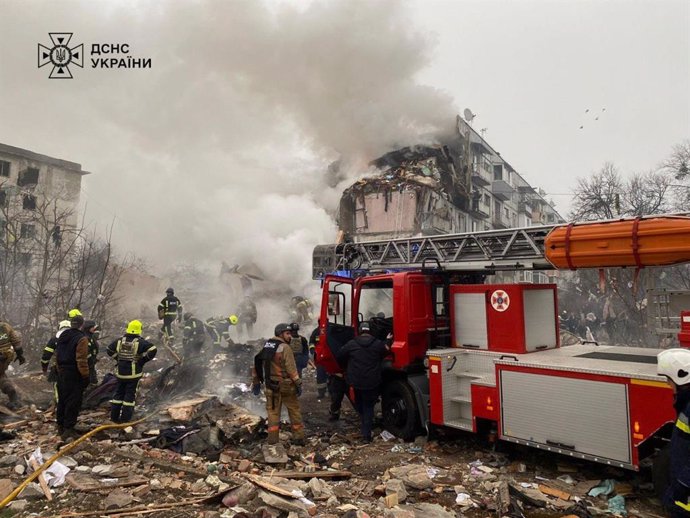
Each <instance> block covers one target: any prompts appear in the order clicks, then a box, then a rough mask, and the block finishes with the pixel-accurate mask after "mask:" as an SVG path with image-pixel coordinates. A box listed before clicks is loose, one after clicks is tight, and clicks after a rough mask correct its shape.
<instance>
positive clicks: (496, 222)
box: [491, 216, 508, 228]
mask: <svg viewBox="0 0 690 518" xmlns="http://www.w3.org/2000/svg"><path fill="white" fill-rule="evenodd" d="M491 226H492V227H494V228H508V223H507V222H506V221H504V220H503V218H497V217H495V216H494V217H493V218H491Z"/></svg>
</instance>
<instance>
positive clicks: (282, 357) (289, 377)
mask: <svg viewBox="0 0 690 518" xmlns="http://www.w3.org/2000/svg"><path fill="white" fill-rule="evenodd" d="M267 351H270V352H269V353H267ZM261 382H263V383H265V386H266V388H265V393H266V411H267V414H268V442H269V444H275V443H277V442H278V435H279V432H280V413H281V410H282V407H283V405H285V407H286V408H287V411H288V415H289V417H290V424H291V426H292V436H293V438H294V439H295V440H296V441H303V440H304V424H303V423H302V412H301V411H300V407H299V401H298V399H297V390H298V387H299V388H301V385H302V380H301V379H300V377H299V374H298V373H297V367H296V365H295V358H294V356H293V354H292V350H291V349H290V345H289V344H287V343H285V341H283V340H282V339H281V338H279V337H277V336H276V337H273V338H271V339H270V340H268V341H267V342H266V344H265V345H264V349H263V350H262V351H261V352H259V354H257V355H256V356H255V358H254V368H253V369H252V383H253V384H254V385H258V384H259V383H261Z"/></svg>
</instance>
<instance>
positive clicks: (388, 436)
mask: <svg viewBox="0 0 690 518" xmlns="http://www.w3.org/2000/svg"><path fill="white" fill-rule="evenodd" d="M381 439H383V440H384V441H386V442H388V441H390V440H392V439H395V435H393V434H392V433H390V432H389V431H388V430H384V431H383V432H381Z"/></svg>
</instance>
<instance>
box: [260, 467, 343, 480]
mask: <svg viewBox="0 0 690 518" xmlns="http://www.w3.org/2000/svg"><path fill="white" fill-rule="evenodd" d="M264 475H265V476H271V477H281V478H291V479H298V480H309V479H311V478H350V477H351V476H352V472H350V471H330V470H326V469H322V470H317V471H270V472H268V473H264Z"/></svg>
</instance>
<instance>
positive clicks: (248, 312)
mask: <svg viewBox="0 0 690 518" xmlns="http://www.w3.org/2000/svg"><path fill="white" fill-rule="evenodd" d="M235 314H236V315H237V318H238V319H239V322H238V323H239V325H238V326H237V336H238V337H239V339H240V340H241V339H242V327H243V326H244V331H245V333H246V335H247V339H250V338H251V337H252V335H253V333H254V324H256V319H257V312H256V304H254V301H253V300H252V298H251V297H250V296H249V295H247V296H246V297H244V300H243V301H242V303H241V304H240V306H239V307H238V308H237V311H236V312H235Z"/></svg>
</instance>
